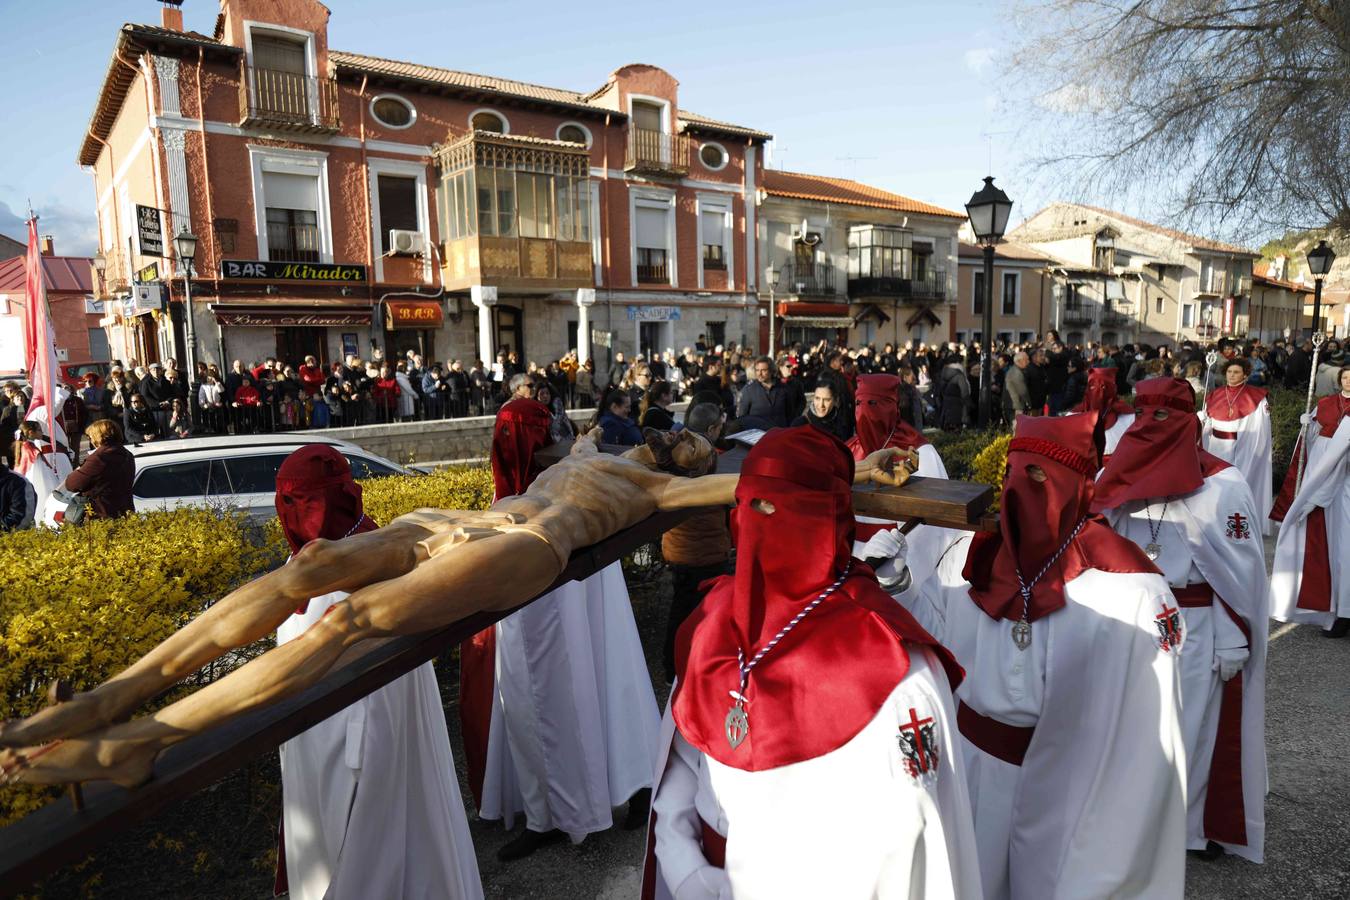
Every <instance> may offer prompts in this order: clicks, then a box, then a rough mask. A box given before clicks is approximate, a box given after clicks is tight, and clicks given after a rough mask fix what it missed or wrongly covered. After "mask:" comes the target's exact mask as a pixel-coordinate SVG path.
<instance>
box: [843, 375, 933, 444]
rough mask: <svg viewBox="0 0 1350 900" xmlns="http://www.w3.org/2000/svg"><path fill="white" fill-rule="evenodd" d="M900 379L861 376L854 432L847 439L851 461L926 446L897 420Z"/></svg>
mask: <svg viewBox="0 0 1350 900" xmlns="http://www.w3.org/2000/svg"><path fill="white" fill-rule="evenodd" d="M899 397H900V379H899V378H897V377H896V376H894V375H860V376H858V392H857V394H856V396H855V397H854V401H853V405H854V410H855V418H856V421H857V430H856V431H855V432H854V435H853V437H851V438H849V441H848V448H849V451H850V452H851V453H852V454H853V458H854V459H856V460H861V459H863V458H865V457H866V456H867V454H869V453H875V452H876V451H877V450H880V449H882V448H883V447H901V448H903V449H906V450H913V449H916V448H918V447H922V446H923V445H924V444H926V443H928V440H927V439H926V438H924V436H923V434H922V433H920V432H918V431H916V430H915V429H914V428H913V427H912V426H910V424H909V423H908V422H906V421H904V420H903V419H901V418H900V403H899Z"/></svg>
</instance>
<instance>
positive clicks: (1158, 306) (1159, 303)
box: [1153, 297, 1163, 314]
mask: <svg viewBox="0 0 1350 900" xmlns="http://www.w3.org/2000/svg"><path fill="white" fill-rule="evenodd" d="M1153 311H1154V312H1156V313H1159V314H1161V313H1162V311H1163V298H1161V297H1158V298H1156V299H1155V300H1154V301H1153Z"/></svg>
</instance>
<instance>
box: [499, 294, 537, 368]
mask: <svg viewBox="0 0 1350 900" xmlns="http://www.w3.org/2000/svg"><path fill="white" fill-rule="evenodd" d="M493 312H494V313H495V314H496V316H497V349H498V350H505V351H506V352H507V353H508V354H509V353H511V352H512V351H515V353H516V355H517V357H518V358H519V359H520V364H521V366H525V365H527V364H528V362H529V360H527V359H526V358H525V312H524V310H520V309H516V308H515V307H514V306H497V307H494V308H493Z"/></svg>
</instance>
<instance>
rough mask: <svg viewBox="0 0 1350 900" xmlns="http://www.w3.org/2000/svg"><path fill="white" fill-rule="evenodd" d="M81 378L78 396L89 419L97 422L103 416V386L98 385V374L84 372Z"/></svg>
mask: <svg viewBox="0 0 1350 900" xmlns="http://www.w3.org/2000/svg"><path fill="white" fill-rule="evenodd" d="M82 380H83V382H84V386H83V387H81V388H80V389H79V397H80V399H81V400H82V401H83V402H84V409H85V412H86V413H87V414H88V416H89V420H90V421H91V422H97V421H98V420H99V419H101V418H103V388H101V387H100V386H99V383H98V375H97V374H96V373H94V372H85V373H84V378H83V379H82Z"/></svg>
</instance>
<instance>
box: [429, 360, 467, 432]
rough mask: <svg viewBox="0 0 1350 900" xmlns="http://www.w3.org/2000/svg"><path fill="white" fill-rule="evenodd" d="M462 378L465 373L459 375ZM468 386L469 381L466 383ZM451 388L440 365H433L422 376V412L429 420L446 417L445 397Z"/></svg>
mask: <svg viewBox="0 0 1350 900" xmlns="http://www.w3.org/2000/svg"><path fill="white" fill-rule="evenodd" d="M459 374H460V375H461V376H462V375H463V374H464V373H463V372H460V373H459ZM466 386H467V381H466ZM449 392H450V386H449V385H448V384H446V382H445V372H444V371H443V370H442V369H441V364H440V363H432V364H431V368H430V369H428V370H427V372H426V374H425V375H423V376H422V411H423V414H424V415H425V416H426V418H428V419H439V418H441V417H442V416H444V415H445V412H446V404H445V397H446V395H447V394H448V393H449Z"/></svg>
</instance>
